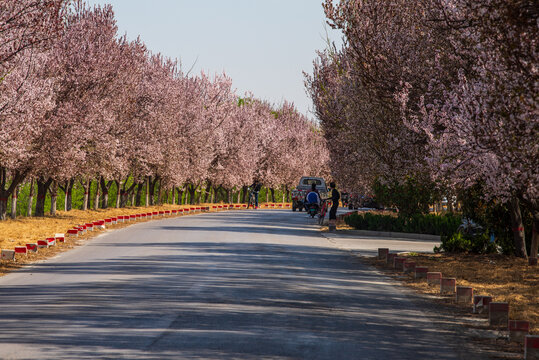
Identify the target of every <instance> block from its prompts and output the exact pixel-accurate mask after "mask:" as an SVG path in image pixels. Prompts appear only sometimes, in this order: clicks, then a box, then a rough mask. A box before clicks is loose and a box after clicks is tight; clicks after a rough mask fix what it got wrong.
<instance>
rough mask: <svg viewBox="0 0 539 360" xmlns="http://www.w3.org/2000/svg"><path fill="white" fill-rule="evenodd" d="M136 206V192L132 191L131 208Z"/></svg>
mask: <svg viewBox="0 0 539 360" xmlns="http://www.w3.org/2000/svg"><path fill="white" fill-rule="evenodd" d="M134 205H135V192H134V191H132V192H131V206H134Z"/></svg>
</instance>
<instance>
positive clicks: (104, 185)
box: [100, 177, 114, 209]
mask: <svg viewBox="0 0 539 360" xmlns="http://www.w3.org/2000/svg"><path fill="white" fill-rule="evenodd" d="M113 182H114V181H112V180H109V181H107V182H105V178H104V177H101V181H100V184H101V190H103V194H102V196H101V209H108V207H109V190H110V187H111V186H112V184H113Z"/></svg>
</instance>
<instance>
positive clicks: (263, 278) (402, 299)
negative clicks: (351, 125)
mask: <svg viewBox="0 0 539 360" xmlns="http://www.w3.org/2000/svg"><path fill="white" fill-rule="evenodd" d="M329 240H331V239H326V238H325V237H323V236H321V235H320V233H319V232H318V230H317V226H316V225H315V224H314V221H313V220H310V219H308V218H307V217H306V215H305V213H297V212H296V213H292V212H291V211H286V210H258V211H242V212H240V211H238V212H226V213H210V214H203V215H199V216H189V217H179V218H171V219H165V220H160V221H153V222H147V223H141V224H136V225H133V226H130V227H127V228H124V229H122V230H117V231H114V232H110V233H107V234H105V235H102V236H99V237H98V238H96V239H94V240H92V241H89V242H88V243H86V245H84V246H81V247H78V248H75V249H73V250H71V251H69V252H66V253H63V254H61V255H59V256H57V257H55V258H53V259H50V260H48V261H46V262H42V263H39V264H36V265H34V266H32V267H28V268H25V269H23V270H21V271H18V272H15V273H12V274H9V275H7V276H4V277H2V278H0V359H331V360H336V359H457V358H463V359H469V358H472V356H471V355H472V354H471V353H470V352H469V350H468V349H466V350H465V349H464V348H463V347H462V346H461V345H460V344H459V343H458V340H459V338H458V334H454V333H452V332H451V331H450V330H448V329H447V328H446V327H444V325H443V323H441V322H440V319H439V318H438V317H437V316H435V315H433V314H432V313H427V312H424V311H423V310H422V308H421V307H420V306H421V305H420V301H419V300H418V299H416V298H415V296H414V295H413V294H411V293H409V292H407V291H406V290H403V288H402V287H401V286H398V285H397V284H395V283H393V282H392V281H391V280H389V279H388V278H387V277H385V276H383V275H382V274H380V273H378V272H377V271H376V270H374V269H372V268H369V267H366V266H365V265H363V264H361V263H360V262H359V261H358V259H357V258H356V257H355V256H354V255H353V254H352V253H351V252H349V251H347V250H343V249H339V248H338V247H336V246H335V245H334V244H333V243H332V242H331V241H329ZM381 245H383V242H381Z"/></svg>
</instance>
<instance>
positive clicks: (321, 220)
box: [318, 199, 331, 225]
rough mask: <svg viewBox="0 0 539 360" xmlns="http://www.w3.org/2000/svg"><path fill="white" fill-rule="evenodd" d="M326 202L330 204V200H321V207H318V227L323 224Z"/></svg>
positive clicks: (326, 207)
mask: <svg viewBox="0 0 539 360" xmlns="http://www.w3.org/2000/svg"><path fill="white" fill-rule="evenodd" d="M328 202H331V200H328V199H325V200H322V206H321V207H320V212H319V213H318V225H323V224H324V218H325V217H326V213H327V212H328V207H329V205H328Z"/></svg>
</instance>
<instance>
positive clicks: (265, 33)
mask: <svg viewBox="0 0 539 360" xmlns="http://www.w3.org/2000/svg"><path fill="white" fill-rule="evenodd" d="M88 2H89V3H90V4H112V6H113V8H114V11H115V14H116V19H117V21H118V28H119V32H120V34H124V33H127V35H128V37H129V38H130V39H135V38H136V37H137V36H139V35H140V37H141V39H142V40H143V41H144V42H145V43H146V45H147V46H148V48H149V49H150V50H151V51H153V52H161V53H162V54H163V55H165V56H169V57H172V58H178V59H179V60H181V62H182V64H183V68H184V70H189V69H190V68H191V67H192V66H193V64H194V63H195V62H196V64H195V66H194V70H193V71H194V72H197V73H198V72H200V71H201V70H204V71H205V72H207V73H208V74H215V73H221V72H222V71H223V70H224V71H225V72H226V73H227V74H228V75H229V76H230V77H231V78H232V79H233V82H234V83H233V86H234V87H235V88H236V89H237V90H238V93H240V94H243V93H244V92H246V91H252V92H253V93H254V94H255V96H257V97H260V98H263V99H267V100H269V101H272V102H276V103H280V102H282V100H284V99H287V100H290V101H293V102H294V103H295V104H296V106H297V107H298V109H299V110H300V111H302V112H303V113H307V111H309V109H312V102H311V100H310V99H309V97H308V96H307V94H306V93H305V89H304V85H303V74H302V71H307V72H309V73H310V72H311V70H312V61H313V59H314V58H315V56H316V54H315V51H316V50H318V49H323V48H325V47H326V43H325V37H326V31H328V32H329V36H330V38H331V39H332V40H334V41H338V42H339V40H340V34H339V33H336V32H332V31H331V29H330V28H329V26H326V25H325V18H324V12H323V9H322V5H321V0H265V1H264V0H153V1H151V0H89V1H88ZM197 59H198V60H197ZM308 115H309V117H311V118H312V117H314V115H312V114H310V113H309V114H308Z"/></svg>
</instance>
